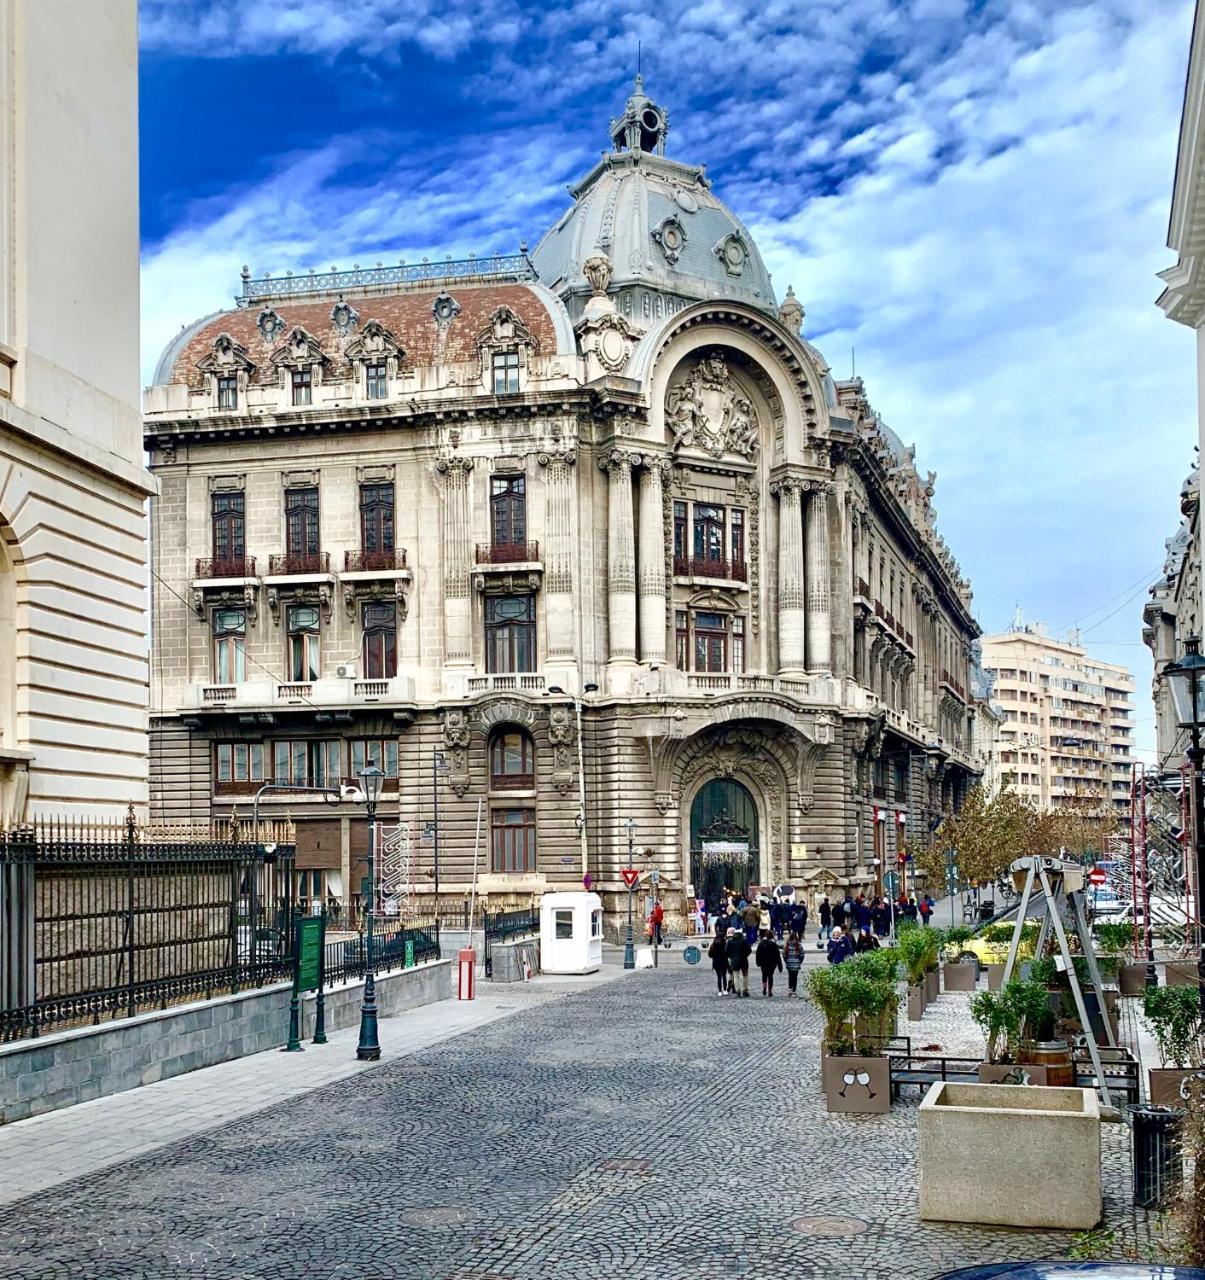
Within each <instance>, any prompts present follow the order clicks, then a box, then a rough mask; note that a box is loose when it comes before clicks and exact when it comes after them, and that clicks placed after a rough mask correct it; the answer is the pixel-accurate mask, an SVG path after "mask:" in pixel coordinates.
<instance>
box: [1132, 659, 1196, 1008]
mask: <svg viewBox="0 0 1205 1280" xmlns="http://www.w3.org/2000/svg"><path fill="white" fill-rule="evenodd" d="M1198 646H1199V637H1197V636H1189V637H1188V638H1187V639H1186V640H1185V642H1184V656H1183V657H1182V658H1181V659H1180V660H1179V661H1178V662H1169V663H1168V664H1167V666H1166V667H1164V668H1163V673H1162V674H1163V678H1164V679H1165V680H1166V681H1167V683H1168V685H1169V687H1170V688H1171V692H1172V702H1173V703H1174V704H1175V708H1176V719H1177V720H1178V721H1179V722H1180V724H1181V725H1182V726H1183V727H1184V728H1186V729H1187V730H1188V731H1189V734H1190V735H1191V738H1192V745H1191V746H1190V747H1189V749H1188V752H1187V755H1188V759H1189V762H1190V764H1191V766H1192V768H1191V769H1190V771H1189V772H1190V773H1191V776H1192V826H1193V844H1194V846H1195V852H1196V876H1195V877H1194V893H1193V903H1194V906H1195V917H1196V929H1197V994H1198V997H1199V999H1200V1007H1201V1015H1202V1017H1205V928H1203V927H1202V911H1201V895H1202V891H1203V890H1205V796H1203V795H1202V786H1201V782H1202V779H1201V762H1202V760H1203V759H1205V752H1203V751H1202V750H1201V729H1202V728H1205V658H1203V657H1202V656H1201V654H1200V653H1199V652H1198ZM1185 870H1186V871H1187V868H1185ZM1148 915H1149V907H1148ZM1145 923H1146V925H1147V927H1148V928H1149V927H1150V921H1149V919H1148V920H1147V921H1146V922H1145Z"/></svg>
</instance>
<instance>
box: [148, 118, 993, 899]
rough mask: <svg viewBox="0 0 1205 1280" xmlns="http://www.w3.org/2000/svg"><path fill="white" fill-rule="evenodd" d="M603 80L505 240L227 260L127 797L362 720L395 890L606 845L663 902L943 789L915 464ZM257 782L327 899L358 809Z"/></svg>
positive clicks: (926, 811) (942, 648)
mask: <svg viewBox="0 0 1205 1280" xmlns="http://www.w3.org/2000/svg"><path fill="white" fill-rule="evenodd" d="M633 102H634V103H635V104H636V105H635V107H633V103H632V102H630V103H629V113H631V112H633V111H634V112H635V117H634V118H636V117H638V118H639V119H643V120H646V121H647V120H653V119H657V120H660V121H661V125H659V126H658V128H657V129H655V130H653V131H652V132H651V133H649V134H648V136H644V135H643V134H641V132H640V130H639V129H635V126H633V128H634V129H635V133H634V134H631V131H630V130H628V129H627V127H626V126H625V127H622V128H621V127H619V126H618V125H617V126H616V129H615V133H614V141H615V146H616V150H615V152H614V153H612V155H611V156H610V157H608V160H607V161H606V162H605V163H603V164H601V165H600V166H598V167H597V168H596V169H595V171H594V172H593V173H592V174H591V175H589V176H588V177H587V179H585V180H584V181H583V183H582V184H580V185H579V186H578V187H577V188H575V204H574V207H573V209H571V210H570V211H569V213H568V214H567V215H566V218H565V219H562V220H561V222H560V223H558V224H557V228H556V229H555V230H554V231H553V232H550V233H549V236H548V237H546V238H545V241H544V242H542V243H541V245H540V246H539V247H537V249H536V250H535V251H534V252H533V254H532V255H531V257H530V259H529V258H528V257H527V256H526V254H520V255H517V256H515V257H512V258H504V259H503V258H494V259H480V260H468V261H466V262H462V263H456V264H451V265H450V266H448V265H447V264H436V265H431V264H424V265H422V266H420V267H406V266H404V265H403V266H400V267H397V268H380V269H375V270H372V271H355V272H333V273H332V274H331V275H329V276H313V277H293V276H289V277H284V278H280V279H267V278H265V279H262V280H253V279H251V278H250V275H249V273H245V274H244V297H243V299H242V300H241V305H240V306H239V307H237V308H236V309H235V310H233V311H230V312H227V313H223V314H221V315H219V316H216V317H210V318H209V319H207V320H205V321H202V322H199V323H197V324H195V325H193V326H192V327H191V328H189V329H186V330H185V331H184V332H183V333H182V334H181V335H180V337H179V338H178V339H177V340H176V341H175V342H173V344H172V345H171V346H170V347H169V348H168V350H167V351H166V352H165V353H164V357H163V359H162V361H161V362H160V366H159V371H158V373H157V375H156V379H155V381H156V385H155V386H153V387H151V388H150V389H149V391H148V393H147V397H146V416H145V439H146V445H147V448H148V450H150V452H151V455H152V469H153V471H154V473H155V475H156V476H157V478H158V480H159V483H160V486H161V496H160V497H159V499H158V500H157V501H156V503H155V504H154V508H153V515H152V528H153V543H154V546H155V566H156V571H157V575H158V577H159V578H160V579H161V580H162V581H161V585H157V587H156V596H155V601H154V614H155V648H154V654H153V664H154V670H155V678H154V681H153V699H154V702H153V710H152V743H153V748H152V802H153V806H154V808H155V810H156V815H157V816H159V817H164V818H167V817H173V818H180V819H189V820H203V819H206V818H208V817H210V816H211V814H212V813H214V812H218V813H222V812H227V811H228V810H229V809H230V808H231V806H233V805H241V806H242V807H243V809H244V811H245V809H246V807H247V805H248V803H249V799H248V797H249V796H250V795H251V793H253V792H255V791H257V790H258V789H259V788H260V786H261V785H262V784H263V782H265V781H269V780H272V779H275V780H276V781H277V782H279V781H281V780H282V777H283V778H289V779H292V780H294V781H296V782H299V783H312V784H313V783H316V784H324V785H333V784H335V783H337V782H338V780H339V778H340V777H341V776H350V775H351V774H353V773H355V772H356V771H357V770H358V768H359V767H360V765H361V764H362V763H363V761H364V760H365V759H367V758H368V757H369V756H370V755H371V756H373V757H375V758H378V762H379V763H382V762H383V763H384V764H385V766H386V771H387V773H389V774H390V781H389V783H387V788H386V797H385V801H384V805H385V810H384V815H385V818H386V824H387V826H386V836H387V838H388V839H389V840H391V841H393V845H392V846H391V847H392V848H393V849H394V850H395V858H394V863H395V870H394V871H393V872H389V873H387V875H386V885H385V889H384V893H385V895H386V896H392V897H396V898H399V899H409V898H413V897H415V896H423V895H430V894H432V893H434V891H435V888H436V885H437V884H438V886H439V889H440V892H441V893H442V894H443V895H445V896H450V895H453V894H454V895H456V896H457V897H459V896H460V895H461V894H464V895H467V893H468V889H469V886H470V883H471V882H472V879H473V875H474V870H475V869H476V872H477V875H478V888H479V890H480V891H484V892H485V893H487V894H488V895H489V898H490V901H491V903H495V902H498V901H499V900H501V899H507V898H510V899H517V898H520V897H522V896H524V895H526V894H529V893H534V892H537V891H541V890H543V889H546V888H547V889H558V888H573V887H576V886H577V885H579V884H580V883H581V880H582V877H583V875H584V874H585V875H589V877H590V878H591V880H592V882H593V884H594V886H595V887H596V888H597V889H598V890H599V891H600V892H601V893H602V894H603V895H604V900H605V902H606V904H607V907H608V911H609V913H610V914H611V916H612V918H613V917H614V913H615V912H616V911H617V910H618V909H620V908H621V907H622V906H623V903H624V892H623V888H622V883H621V880H620V876H619V871H620V869H621V867H623V866H624V865H625V864H626V863H627V860H628V857H629V851H630V850H631V852H632V853H633V854H634V855H635V857H636V861H637V865H639V866H640V867H641V868H642V869H650V870H651V869H653V868H655V869H656V870H657V871H658V872H659V878H660V883H661V885H662V887H663V889H665V890H666V891H667V897H668V899H669V901H670V905H671V909H673V908H675V907H676V906H677V905H678V903H679V901H680V895H681V893H682V891H683V890H684V889H685V888H686V887H687V886H688V885H693V886H694V887H695V888H696V889H699V888H701V886H702V884H703V883H704V882H706V883H707V884H709V885H710V886H711V887H712V888H715V887H716V886H717V885H718V884H719V883H720V882H721V881H722V880H723V879H725V878H728V879H732V880H742V881H743V880H744V879H748V880H749V881H750V882H752V883H758V884H770V883H777V882H781V881H791V882H797V883H799V884H800V885H801V886H810V887H813V888H814V887H817V886H820V885H822V884H830V883H835V882H850V881H852V882H873V881H874V879H875V876H876V865H875V859H876V857H877V859H878V868H877V870H882V869H884V868H885V867H886V865H887V863H888V862H889V861H892V860H894V857H895V855H896V852H897V849H898V848H899V847H900V843H901V841H903V840H904V839H908V840H911V841H919V840H921V839H923V838H924V837H925V834H926V833H927V831H928V830H929V829H930V827H931V826H932V824H933V822H934V821H935V820H936V818H937V816H938V815H939V814H940V812H941V810H942V808H943V806H946V805H949V804H951V803H958V801H959V800H960V798H961V796H962V794H963V793H964V792H965V789H966V787H967V786H968V784H969V782H970V781H971V779H972V778H973V777H974V776H975V775H976V772H977V765H976V761H975V759H974V757H973V756H972V754H971V734H972V710H971V694H970V676H969V668H970V652H971V644H972V642H973V641H974V639H975V637H976V636H977V635H978V627H977V626H976V624H975V622H974V620H973V618H972V616H971V612H970V603H971V595H970V589H969V586H968V584H967V583H966V582H965V580H964V579H963V578H962V576H961V575H960V573H959V571H958V568H957V566H956V564H955V562H954V560H953V557H952V556H951V554H950V551H949V549H948V548H947V547H946V545H945V543H944V541H943V540H942V539H941V538H940V536H939V535H938V534H937V533H936V531H935V529H934V512H933V510H932V508H931V506H930V498H931V496H932V494H933V480H934V477H933V476H932V474H930V475H929V476H928V477H926V478H925V479H922V478H921V477H920V476H919V475H918V473H917V471H916V469H915V466H914V462H913V451H912V450H910V449H905V448H904V446H903V445H902V444H901V443H900V441H899V440H898V438H897V437H896V436H895V435H894V434H893V433H892V432H891V431H890V429H889V428H888V427H887V426H886V424H885V423H883V421H882V420H881V418H880V417H879V416H878V415H877V414H876V413H875V412H874V410H873V409H872V408H871V405H870V403H869V400H868V398H867V394H866V389H865V387H864V386H863V384H862V382H861V380H853V381H849V382H842V383H837V382H834V380H833V378H832V377H831V375H830V373H829V371H828V368H827V366H826V364H825V362H824V360H823V358H822V357H821V356H820V354H819V352H818V351H817V350H816V349H815V348H814V347H813V346H812V345H811V344H810V343H809V342H807V341H806V340H805V339H804V338H803V336H802V333H801V329H802V321H803V308H802V307H801V306H800V305H799V303H798V301H797V300H796V299H795V297H794V294H793V293H792V292H790V291H788V294H787V297H786V298H785V300H784V301H783V303H782V305H781V306H778V305H776V304H775V300H774V298H773V295H772V294H771V293H769V283H768V277H767V276H765V274H764V268H762V267H761V265H760V258H758V257H757V255H756V250H755V248H754V247H753V246H752V243H751V241H749V240H748V237H747V233H745V232H744V230H743V228H742V227H741V224H740V223H739V222H738V220H737V219H736V218H735V217H734V216H733V215H732V214H731V213H729V212H728V211H727V210H726V209H725V208H724V206H723V205H721V204H720V203H719V201H718V200H716V198H715V197H714V195H712V193H711V190H710V186H709V184H708V182H707V180H706V178H705V176H704V175H703V172H702V170H701V169H698V168H696V167H693V166H687V165H682V164H679V163H677V162H676V161H672V160H669V159H666V158H664V155H663V154H662V153H663V146H664V121H665V117H664V113H662V112H660V109H659V108H657V109H656V112H655V113H654V114H650V113H649V111H648V110H646V105H647V106H648V107H651V106H652V104H649V103H648V100H647V99H645V98H644V97H643V96H642V95H640V94H637V95H634V98H633ZM625 118H626V116H625ZM629 136H637V137H638V138H640V139H642V140H641V141H640V142H639V146H640V148H641V149H640V150H639V152H638V153H637V152H632V151H631V150H630V144H629V141H628V139H629ZM604 179H605V182H604ZM633 183H637V184H639V186H640V190H639V191H633V190H632V189H630V184H633ZM600 202H601V208H600ZM608 209H609V210H610V212H609V213H608ZM671 209H672V210H674V211H675V212H673V213H672V215H671V213H670V212H669V210H671ZM633 219H634V220H636V223H635V225H633V221H632V220H633ZM637 242H639V244H640V245H641V246H642V249H641V253H640V254H637V253H635V252H634V251H632V252H627V253H625V254H624V255H623V256H622V257H621V258H619V259H618V260H617V257H616V256H615V255H616V253H617V246H622V245H629V246H630V245H633V244H635V243H637ZM700 244H705V245H706V248H707V252H706V253H697V252H695V250H697V249H698V247H699V245H700ZM566 246H571V249H570V248H566ZM692 246H693V247H692ZM654 263H655V264H656V265H655V266H654V265H653V264H654ZM440 272H442V273H443V274H442V276H441V275H440V274H439V273H440ZM386 527H387V530H388V531H387V532H386ZM365 744H368V745H365ZM395 777H396V778H397V779H398V781H397V782H396V783H394V781H393V779H394V778H395ZM331 799H332V800H334V797H332V798H331ZM436 799H438V815H439V819H438V824H437V825H436V824H435V816H436ZM283 806H287V807H288V809H289V811H290V812H291V814H292V815H293V816H294V817H295V818H297V819H298V820H299V831H298V865H299V866H300V867H302V868H304V869H307V870H311V871H312V872H314V873H315V876H314V879H313V881H312V883H310V884H309V885H308V886H307V887H306V891H307V892H310V893H313V894H321V893H324V894H325V895H326V896H327V897H328V899H332V900H336V901H338V902H340V903H341V904H342V905H343V906H345V907H350V908H352V909H354V908H355V907H356V906H357V902H358V897H359V889H360V882H361V877H362V875H363V866H364V852H365V847H366V846H365V840H366V837H365V834H364V828H365V824H364V821H363V810H362V808H360V807H359V806H356V805H354V804H352V805H339V804H331V805H327V804H326V803H324V801H323V800H322V799H321V798H320V797H315V796H305V795H300V794H293V795H281V794H276V795H272V794H271V793H268V794H265V796H264V798H263V807H264V809H265V811H267V810H268V809H269V808H271V809H272V810H273V811H275V812H279V811H280V809H281V808H282V807H283ZM583 810H584V811H583ZM479 817H480V826H479ZM629 823H631V824H632V825H631V826H630V827H629V825H628V824H629ZM437 842H438V843H437ZM705 846H707V847H705ZM437 849H438V856H437ZM731 859H735V862H733V861H731ZM746 859H747V861H746ZM726 860H728V861H726ZM391 877H392V878H391Z"/></svg>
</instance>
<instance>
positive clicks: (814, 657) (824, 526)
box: [805, 485, 833, 671]
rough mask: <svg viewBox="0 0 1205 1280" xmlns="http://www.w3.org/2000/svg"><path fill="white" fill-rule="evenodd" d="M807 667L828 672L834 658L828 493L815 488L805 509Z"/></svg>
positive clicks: (820, 488)
mask: <svg viewBox="0 0 1205 1280" xmlns="http://www.w3.org/2000/svg"><path fill="white" fill-rule="evenodd" d="M805 542H806V546H807V665H808V670H809V671H829V670H831V669H832V665H833V656H832V647H833V619H832V598H831V593H830V591H829V539H828V490H827V488H826V486H824V485H817V486H816V487H815V488H814V489H813V491H812V495H811V497H810V499H809V501H808V507H807V535H806V539H805Z"/></svg>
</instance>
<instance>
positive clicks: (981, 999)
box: [971, 978, 1046, 1084]
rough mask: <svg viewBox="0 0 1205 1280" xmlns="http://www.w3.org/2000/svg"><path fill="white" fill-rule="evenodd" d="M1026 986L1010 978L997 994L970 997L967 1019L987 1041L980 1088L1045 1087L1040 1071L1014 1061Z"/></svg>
mask: <svg viewBox="0 0 1205 1280" xmlns="http://www.w3.org/2000/svg"><path fill="white" fill-rule="evenodd" d="M1026 985H1027V984H1026V983H1024V982H1022V981H1020V980H1019V979H1017V978H1014V979H1013V980H1012V981H1011V982H1009V983H1008V984H1007V985H1006V986H1004V987H1002V988H1001V989H1000V990H999V991H991V990H988V991H978V992H976V993H975V994H974V995H973V996H972V997H971V1017H972V1018H974V1019H975V1021H976V1022H977V1023H978V1024H979V1027H980V1029H981V1030H982V1031H983V1037H984V1039H985V1040H986V1041H987V1061H986V1062H981V1063H980V1064H979V1083H980V1084H1045V1083H1046V1070H1045V1068H1044V1067H1039V1066H1033V1065H1029V1064H1022V1063H1021V1062H1019V1061H1018V1057H1019V1053H1020V1046H1021V1034H1022V1031H1023V1029H1024V1024H1025V1011H1026V1007H1027V1003H1028V998H1027V993H1026V992H1025V991H1023V990H1022V988H1023V987H1025V986H1026Z"/></svg>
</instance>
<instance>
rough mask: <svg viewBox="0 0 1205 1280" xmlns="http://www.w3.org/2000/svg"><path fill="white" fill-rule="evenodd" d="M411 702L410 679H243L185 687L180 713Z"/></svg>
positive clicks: (252, 712)
mask: <svg viewBox="0 0 1205 1280" xmlns="http://www.w3.org/2000/svg"><path fill="white" fill-rule="evenodd" d="M414 699H415V689H414V680H413V678H412V677H410V676H393V677H392V678H390V679H386V680H367V679H364V680H359V679H343V678H333V679H325V680H296V681H275V680H246V681H244V682H243V683H241V684H192V685H188V686H187V688H186V689H185V696H184V699H183V704H182V706H181V710H182V711H185V712H190V711H191V712H194V713H195V712H216V713H225V714H233V715H254V716H256V717H257V718H262V717H265V716H268V717H270V716H272V715H273V714H275V713H276V712H290V711H294V712H295V711H317V712H320V713H321V712H326V711H337V710H345V711H353V710H355V709H356V708H357V707H365V706H370V705H372V704H375V703H383V704H386V705H389V704H394V703H396V704H399V705H402V706H408V705H411V704H413V702H414Z"/></svg>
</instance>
